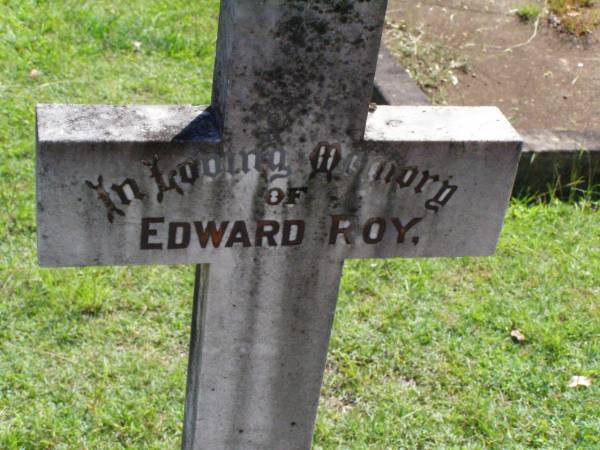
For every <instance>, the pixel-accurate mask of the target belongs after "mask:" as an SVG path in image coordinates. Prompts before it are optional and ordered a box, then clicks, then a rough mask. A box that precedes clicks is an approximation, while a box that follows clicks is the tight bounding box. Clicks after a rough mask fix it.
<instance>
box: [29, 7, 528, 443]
mask: <svg viewBox="0 0 600 450" xmlns="http://www.w3.org/2000/svg"><path fill="white" fill-rule="evenodd" d="M386 3H387V2H386V1H385V0H362V1H348V0H311V1H305V0H264V1H255V0H223V1H222V10H221V18H220V27H219V39H218V50H217V61H216V68H215V77H214V91H213V101H212V106H211V107H209V108H204V107H193V106H124V107H115V106H72V105H41V106H39V107H38V110H37V119H38V130H37V139H38V143H37V158H38V159H37V161H38V162H37V164H38V165H37V183H38V186H37V195H38V198H37V201H38V233H39V240H38V246H39V257H40V262H41V264H43V265H45V266H84V265H108V264H113V265H125V264H202V265H199V266H198V270H197V279H196V292H195V295H194V312H193V323H192V334H191V348H190V361H189V375H188V388H187V401H186V409H185V432H184V443H183V448H184V449H210V450H215V449H235V450H239V449H273V450H287V449H307V448H309V447H310V445H311V439H312V434H313V427H314V422H315V417H316V412H317V404H318V399H319V391H320V387H321V381H322V376H323V369H324V365H325V359H326V354H327V346H328V341H329V336H330V330H331V325H332V321H333V316H334V311H335V305H336V299H337V294H338V285H339V281H340V277H341V273H342V266H343V262H344V260H345V259H347V258H387V257H398V256H402V257H435V256H463V255H475V256H476V255H489V254H491V253H493V252H494V250H495V245H496V242H497V238H498V235H499V232H500V229H501V227H502V222H503V217H504V213H505V210H506V206H507V201H508V199H509V196H510V192H511V187H512V183H513V178H514V175H515V171H516V167H517V160H518V156H519V151H520V138H519V136H518V135H517V134H516V133H515V131H514V130H513V129H512V128H511V126H510V125H509V123H508V122H507V121H506V120H505V119H504V117H503V116H502V115H501V113H500V112H499V111H498V110H496V109H493V108H444V107H440V108H423V107H381V106H380V107H378V108H374V107H371V108H370V107H369V99H370V95H371V91H372V87H373V77H374V73H375V67H376V62H377V53H378V48H379V43H380V38H381V32H382V27H383V23H384V15H385V9H386ZM209 263H210V265H209Z"/></svg>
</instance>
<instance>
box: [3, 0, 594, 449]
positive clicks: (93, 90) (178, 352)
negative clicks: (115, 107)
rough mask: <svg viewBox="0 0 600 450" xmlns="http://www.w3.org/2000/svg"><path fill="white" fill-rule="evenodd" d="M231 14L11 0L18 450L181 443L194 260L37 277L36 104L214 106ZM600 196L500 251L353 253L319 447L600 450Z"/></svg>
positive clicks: (6, 369) (6, 171)
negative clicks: (216, 60)
mask: <svg viewBox="0 0 600 450" xmlns="http://www.w3.org/2000/svg"><path fill="white" fill-rule="evenodd" d="M218 6H219V5H218V2H217V1H214V0H203V1H201V2H184V1H182V0H173V1H171V2H169V3H168V4H167V3H166V2H162V1H159V0H132V1H130V2H126V3H125V2H121V3H119V2H113V1H108V0H99V1H96V2H93V3H91V2H75V1H66V0H61V1H58V0H57V1H54V2H37V1H33V0H19V1H12V0H7V1H4V2H2V4H0V98H2V103H1V107H2V109H1V111H0V113H1V115H0V117H1V120H0V205H1V209H0V448H8V449H20V448H25V449H38V448H39V449H60V448H93V449H114V448H131V449H137V448H156V449H164V448H177V447H178V445H179V442H180V434H181V420H182V417H183V400H184V395H185V378H186V370H187V352H188V348H187V346H188V340H189V323H190V314H191V292H192V289H193V268H192V267H177V268H175V267H154V268H91V269H90V268H88V269H66V270H47V269H40V268H39V267H38V266H37V261H36V250H35V225H34V223H35V220H34V219H35V218H34V210H35V196H34V183H35V181H34V164H35V163H34V141H35V136H34V135H33V132H34V131H33V130H34V119H35V118H34V105H35V104H36V103H50V102H71V103H106V104H126V103H127V104H129V103H154V104H156V103H159V104H162V103H173V104H185V103H194V104H206V103H207V102H208V101H209V100H210V87H211V76H212V63H213V55H214V44H215V42H214V40H215V36H216V24H217V22H216V15H217V12H218ZM597 198H598V188H594V187H591V188H590V189H589V191H588V192H585V193H582V195H581V197H580V198H579V199H577V200H573V201H570V202H561V201H558V200H555V199H550V200H549V201H547V202H539V201H536V199H531V198H520V199H514V200H513V201H512V204H511V207H510V210H509V213H508V216H507V220H506V228H505V229H504V231H503V233H502V238H501V241H500V246H499V250H498V254H497V256H495V257H491V258H484V259H471V258H463V259H458V260H444V259H438V260H415V261H412V260H401V259H398V260H391V261H385V262H383V261H349V262H347V264H346V268H345V272H344V277H343V280H342V287H341V290H340V300H339V306H338V312H337V315H336V320H335V325H334V333H333V337H332V341H331V347H330V353H329V359H328V368H327V371H326V374H325V381H324V386H323V390H322V398H321V407H320V408H321V409H320V412H319V418H318V423H317V430H316V436H315V448H322V449H332V448H341V449H346V448H348V449H367V448H377V449H379V448H381V449H385V448H448V447H456V448H522V447H544V448H598V447H600V434H599V433H598V430H599V429H600V410H599V408H598V403H599V399H600V382H599V380H598V378H599V377H600V302H599V298H600V235H599V233H598V230H599V229H600V214H599V213H598V206H599V204H598V201H597ZM517 329H518V330H519V331H520V332H521V334H522V335H523V336H524V341H523V342H519V339H518V338H514V339H513V338H511V336H510V333H511V331H513V330H517ZM573 376H581V377H586V378H585V379H591V380H592V384H591V386H589V387H585V386H579V387H575V388H571V387H569V382H570V381H571V378H572V377H573Z"/></svg>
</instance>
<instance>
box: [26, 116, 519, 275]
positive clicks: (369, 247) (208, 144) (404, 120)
mask: <svg viewBox="0 0 600 450" xmlns="http://www.w3.org/2000/svg"><path fill="white" fill-rule="evenodd" d="M75 119H76V120H75ZM99 121H100V125H99ZM212 123H213V122H212V116H211V114H210V112H207V111H206V109H205V108H203V107H191V106H190V107H169V106H162V107H156V106H137V107H109V106H103V107H98V106H41V107H39V109H38V220H39V230H38V231H39V255H40V260H41V263H42V264H44V265H49V266H79V265H104V264H176V263H182V264H184V263H203V262H210V261H216V260H218V258H219V257H221V256H223V255H227V254H235V253H244V252H249V251H252V252H255V251H257V252H262V253H265V254H273V253H275V252H294V251H297V248H298V247H300V246H305V245H315V246H316V247H314V248H322V249H327V250H328V251H329V252H332V253H333V254H335V255H336V257H338V258H339V259H340V260H341V259H344V258H355V257H392V256H405V257H419V256H464V255H487V254H491V253H492V252H493V251H494V248H495V244H496V241H497V237H498V234H499V231H500V228H501V225H502V218H503V214H504V211H505V207H506V202H507V199H508V197H509V195H510V190H511V186H512V182H513V176H514V171H515V168H516V165H517V162H518V155H519V148H520V143H519V136H518V135H517V134H516V133H515V132H514V130H513V129H512V127H511V126H510V125H509V124H508V122H507V121H506V120H505V119H504V118H503V116H502V115H501V113H500V112H499V111H498V110H496V109H494V108H440V109H438V108H433V107H430V108H423V107H379V108H378V109H377V110H376V111H375V112H373V113H371V114H370V115H369V119H368V121H367V127H366V128H367V131H366V135H365V140H363V141H361V142H358V143H356V144H354V145H342V144H339V143H337V142H335V141H321V142H313V143H312V145H311V147H312V148H313V149H314V150H313V151H312V152H310V153H307V154H305V155H301V156H300V163H299V165H297V166H296V167H293V166H291V165H290V164H289V161H288V160H287V158H288V154H287V152H286V149H284V148H280V149H273V150H271V151H262V152H260V151H255V150H254V149H252V148H244V149H240V150H239V151H238V152H233V153H232V152H229V153H224V151H223V147H222V142H221V140H220V138H219V135H218V132H217V131H216V130H215V129H214V127H212V126H211V124H212ZM182 130H185V131H184V132H182ZM316 211H324V213H319V214H317V213H316Z"/></svg>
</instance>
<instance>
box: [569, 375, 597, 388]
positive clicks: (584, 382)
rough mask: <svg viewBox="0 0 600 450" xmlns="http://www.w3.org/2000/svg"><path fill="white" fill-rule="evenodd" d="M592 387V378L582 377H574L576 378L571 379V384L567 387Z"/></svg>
mask: <svg viewBox="0 0 600 450" xmlns="http://www.w3.org/2000/svg"><path fill="white" fill-rule="evenodd" d="M591 385H592V379H591V378H589V377H582V376H574V377H571V380H570V381H569V384H568V385H567V386H569V387H570V388H576V387H578V386H584V387H590V386H591Z"/></svg>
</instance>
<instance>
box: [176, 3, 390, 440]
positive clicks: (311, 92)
mask: <svg viewBox="0 0 600 450" xmlns="http://www.w3.org/2000/svg"><path fill="white" fill-rule="evenodd" d="M386 3H387V2H386V1H384V0H373V1H368V2H349V1H345V0H344V1H332V0H315V1H308V2H307V1H299V0H288V1H284V0H269V1H265V2H255V1H250V0H225V1H223V2H222V10H221V16H220V25H219V38H218V49H217V60H216V64H215V78H214V88H213V110H214V111H215V113H216V117H217V122H218V124H219V128H220V130H221V133H222V141H223V151H224V153H225V154H227V153H228V152H235V151H239V150H256V151H258V152H269V151H274V150H283V151H284V152H285V155H286V157H287V158H288V159H289V162H290V163H291V165H296V164H307V161H308V159H309V154H310V153H311V152H312V151H313V149H314V146H315V143H317V142H324V141H327V142H335V143H336V145H340V146H341V145H345V146H348V147H351V146H353V145H354V143H356V142H359V141H360V140H362V138H363V135H364V131H365V124H366V118H367V113H368V105H369V101H370V96H371V92H372V88H373V78H374V74H375V69H376V62H377V53H378V49H379V43H380V38H381V32H382V27H383V20H384V15H385V9H386ZM292 178H293V177H292ZM323 182H326V181H323ZM290 183H292V182H291V181H290V179H287V180H286V184H285V185H284V187H287V188H290V187H292V185H291V184H290ZM264 188H265V187H264V186H263V189H264ZM257 190H259V191H260V188H258V189H257ZM257 197H259V198H260V197H262V196H261V195H260V193H259V195H258V196H257ZM311 204H312V206H311V208H309V209H308V210H306V208H304V207H301V206H298V207H297V208H296V209H295V210H294V211H287V210H286V211H285V212H284V213H283V215H284V217H287V216H288V214H290V215H291V214H294V215H295V217H305V216H315V215H316V216H321V215H324V214H326V212H327V211H326V208H327V206H326V203H325V202H323V203H319V202H318V201H314V202H312V203H311ZM269 213H271V214H272V211H269V210H268V209H265V206H264V205H263V204H257V205H255V208H254V209H253V215H254V218H255V219H258V220H260V219H264V218H265V217H266V216H268V215H269ZM342 267H343V259H340V258H336V257H323V255H321V254H319V252H318V251H317V249H316V248H311V247H310V246H308V247H306V246H305V247H302V248H301V249H295V251H290V252H285V253H278V254H277V255H276V256H275V255H273V256H272V257H269V258H264V257H262V256H260V255H259V254H257V255H253V254H251V253H250V254H249V253H244V254H240V255H237V256H234V257H232V258H229V259H228V260H223V259H222V260H220V261H219V262H217V263H213V264H211V266H210V269H209V268H208V266H206V265H205V266H202V268H201V269H200V268H199V269H198V271H197V278H196V283H197V287H196V295H195V299H194V302H195V305H194V318H193V324H192V342H191V345H190V349H191V350H190V362H189V375H188V391H187V392H188V395H187V400H186V419H185V431H184V442H183V448H184V450H200V449H211V450H214V449H221V448H223V449H236V450H237V449H308V448H310V446H311V441H312V434H313V429H314V423H315V418H316V413H317V406H318V399H319V393H320V387H321V383H322V376H323V371H324V367H325V360H326V354H327V348H328V343H329V337H330V332H331V326H332V322H333V315H334V312H335V305H336V300H337V295H338V288H339V281H340V277H341V271H342Z"/></svg>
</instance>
